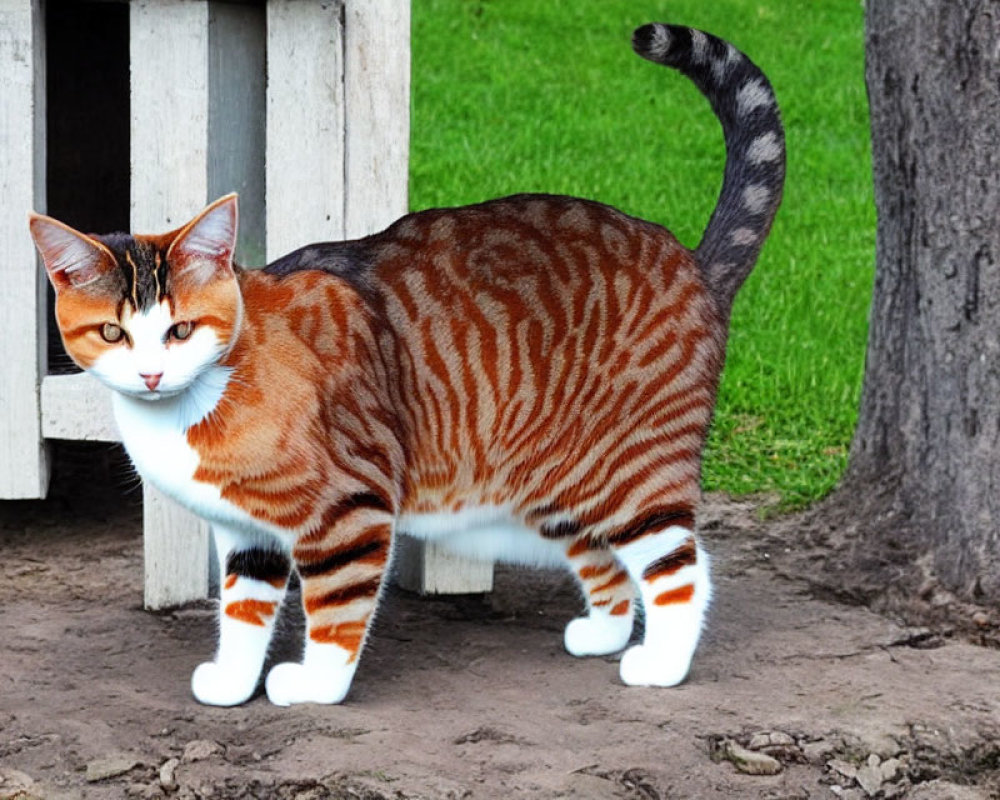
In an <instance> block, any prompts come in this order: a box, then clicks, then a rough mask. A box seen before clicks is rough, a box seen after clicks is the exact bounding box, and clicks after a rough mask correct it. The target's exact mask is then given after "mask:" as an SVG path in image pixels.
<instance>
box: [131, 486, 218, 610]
mask: <svg viewBox="0 0 1000 800" xmlns="http://www.w3.org/2000/svg"><path fill="white" fill-rule="evenodd" d="M142 514H143V538H142V553H143V569H144V572H145V582H144V586H145V591H144V592H143V601H144V604H145V606H146V608H150V609H159V608H170V607H172V606H178V605H181V604H182V603H187V602H189V601H191V600H198V599H201V598H203V597H208V564H209V551H208V548H209V542H208V525H206V524H205V523H204V522H203V521H202V520H200V519H198V517H196V516H194V515H193V514H192V513H191V512H189V511H187V510H186V509H183V508H181V507H180V506H179V505H177V504H176V503H175V502H173V501H172V500H168V499H167V498H166V497H164V496H163V495H162V494H161V493H160V492H159V491H157V490H156V489H155V488H153V487H152V486H151V485H150V484H148V483H144V484H143V487H142Z"/></svg>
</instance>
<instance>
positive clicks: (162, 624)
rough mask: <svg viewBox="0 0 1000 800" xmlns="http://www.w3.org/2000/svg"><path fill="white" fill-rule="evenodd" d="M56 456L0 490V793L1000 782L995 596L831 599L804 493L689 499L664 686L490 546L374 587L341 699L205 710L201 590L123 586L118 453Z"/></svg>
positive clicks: (814, 789) (565, 594)
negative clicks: (369, 628)
mask: <svg viewBox="0 0 1000 800" xmlns="http://www.w3.org/2000/svg"><path fill="white" fill-rule="evenodd" d="M56 456H57V462H56V467H57V469H56V475H55V478H54V485H53V488H52V491H51V494H50V498H49V499H48V500H46V501H44V502H6V503H0V548H2V550H0V552H2V558H0V576H2V581H0V799H2V798H15V797H16V798H21V799H22V800H26V799H27V798H57V799H58V798H123V797H137V798H162V797H176V798H183V799H184V800H187V799H189V798H295V799H296V800H319V798H327V797H330V798H341V797H343V798H365V799H366V800H380V799H381V798H494V797H504V798H507V797H516V798H557V797H567V798H640V799H642V800H652V799H653V798H663V799H664V800H666V798H835V797H841V798H857V799H858V800H860V799H861V798H867V797H909V798H916V799H917V800H934V799H937V800H944V799H945V798H957V800H964V799H965V798H1000V651H998V650H996V649H993V648H990V647H984V646H981V645H977V644H976V643H974V641H973V640H974V639H975V638H976V637H975V636H973V635H970V634H969V632H968V631H970V630H972V631H974V630H975V629H976V628H977V627H978V628H982V629H984V630H987V631H992V630H994V627H993V626H994V622H995V620H994V615H995V612H990V611H988V610H987V611H982V610H980V611H977V612H976V613H977V614H979V615H980V616H977V617H976V621H975V623H974V624H972V625H971V626H970V625H963V624H954V623H952V622H948V615H946V614H945V615H943V616H942V615H939V617H938V618H935V621H934V622H933V624H932V625H931V626H930V627H914V626H913V625H912V617H910V619H911V624H906V623H904V622H902V621H901V620H900V619H898V618H894V617H893V616H891V615H885V614H882V615H880V614H876V613H874V612H873V611H871V610H869V609H868V608H866V607H864V606H862V605H858V604H856V603H855V604H853V605H852V604H845V603H842V602H838V601H836V600H835V599H832V598H833V596H834V595H835V594H836V593H835V592H831V591H830V590H829V585H830V582H829V579H828V578H829V576H828V575H825V574H824V573H825V572H826V571H827V570H828V563H827V562H826V561H824V559H823V558H822V556H821V554H817V551H816V548H815V547H813V549H812V550H810V549H808V548H805V547H803V548H801V549H800V548H799V545H798V543H800V542H807V543H808V542H813V543H815V542H816V541H817V540H818V539H820V538H822V537H821V536H819V534H817V531H816V530H815V528H816V526H819V525H821V522H819V521H817V519H816V517H815V516H813V517H799V518H784V519H778V520H772V521H768V522H763V521H761V519H760V517H759V514H758V513H757V506H756V505H755V504H754V503H752V502H747V501H743V502H735V501H731V500H727V499H725V498H718V497H710V498H707V501H706V507H705V509H704V511H703V513H702V528H703V532H704V536H705V540H706V543H707V545H708V547H709V549H710V551H711V552H712V553H713V555H714V574H715V577H716V581H717V593H716V600H715V602H714V605H713V608H712V612H711V619H710V623H709V626H708V629H707V631H706V633H705V636H704V638H703V640H702V644H701V647H700V649H699V653H698V655H697V657H696V662H695V666H694V669H693V671H692V674H691V677H690V679H689V680H688V681H687V683H685V684H684V685H683V686H681V687H678V688H676V689H661V690H651V689H636V688H628V687H625V686H622V685H621V684H620V683H619V681H618V677H617V664H616V663H615V659H613V658H596V659H586V660H577V659H574V658H572V657H571V656H569V655H567V654H566V653H565V652H564V651H563V648H562V645H561V637H562V629H563V626H564V625H565V623H566V622H567V621H568V620H569V619H571V618H572V617H573V616H574V615H575V614H576V613H577V612H578V611H579V608H580V600H579V599H578V597H577V596H576V593H575V589H574V587H573V584H572V582H571V581H570V579H569V578H568V577H567V576H564V575H561V574H558V573H550V572H530V571H519V570H508V569H499V570H498V574H497V581H496V584H497V585H496V589H495V591H494V592H493V593H491V594H490V595H488V596H455V597H432V598H427V597H424V598H422V597H418V596H414V595H410V594H406V593H404V592H401V591H398V590H392V591H391V592H390V593H389V595H388V599H387V602H386V604H385V607H384V608H383V610H382V611H381V613H380V616H379V618H378V620H377V622H376V625H375V629H374V635H373V637H372V639H371V643H370V645H369V647H368V649H367V650H366V651H365V654H364V657H363V659H362V662H361V666H360V669H359V671H358V675H357V678H356V680H355V684H354V687H353V689H352V691H351V694H350V695H349V697H348V700H347V702H346V703H344V704H343V705H340V706H333V707H318V706H300V707H293V708H288V709H282V708H275V707H273V706H271V705H270V704H269V703H268V702H267V700H266V698H265V697H263V696H258V697H257V698H255V699H254V700H252V701H251V702H250V703H248V704H247V705H245V706H242V707H239V708H235V709H217V708H207V707H204V706H200V705H198V704H197V703H196V702H195V701H194V699H193V698H192V696H191V694H190V691H189V687H188V680H189V677H190V674H191V671H192V669H193V668H194V667H195V666H196V665H197V664H198V663H200V662H201V661H203V660H205V659H207V658H210V657H211V655H212V651H213V647H214V636H215V631H214V627H215V623H214V614H213V610H212V607H211V603H208V602H205V603H201V604H196V605H194V606H191V607H186V608H182V609H178V610H175V611H172V612H169V613H160V614H152V613H148V612H145V611H143V610H142V608H141V602H142V561H141V558H142V543H141V534H140V517H141V509H140V507H139V493H138V492H137V491H134V486H133V491H131V492H125V491H123V490H122V486H123V485H124V484H126V483H128V481H127V479H126V478H125V472H124V467H123V465H122V462H121V459H120V456H119V455H117V454H116V453H115V452H114V451H107V450H103V449H96V448H94V447H84V446H81V445H69V444H66V445H61V446H60V448H59V450H58V452H57V453H56ZM809 526H813V528H814V529H810V527H809ZM814 534H815V535H814ZM824 587H826V588H824ZM944 604H945V602H944V601H942V603H940V604H939V606H940V605H944ZM955 613H965V612H964V611H963V610H962V609H959V611H958V612H955ZM294 616H295V615H294V614H290V615H289V618H288V619H285V620H284V624H283V625H282V628H283V634H282V641H281V643H280V644H279V646H278V649H279V650H283V651H284V654H285V656H287V654H288V653H289V652H294V651H295V649H296V648H297V647H298V644H297V639H296V635H297V620H295V619H294V618H293V617H294ZM952 616H954V614H953V615H952ZM989 638H990V637H989V636H985V637H983V640H984V641H987V640H989ZM756 773H760V774H756Z"/></svg>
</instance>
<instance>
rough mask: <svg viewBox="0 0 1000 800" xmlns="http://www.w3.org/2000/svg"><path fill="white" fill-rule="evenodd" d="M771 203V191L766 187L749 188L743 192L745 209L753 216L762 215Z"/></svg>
mask: <svg viewBox="0 0 1000 800" xmlns="http://www.w3.org/2000/svg"><path fill="white" fill-rule="evenodd" d="M770 201H771V190H770V189H768V188H767V187H766V186H759V185H754V186H747V187H746V189H744V190H743V207H744V208H745V209H746V210H747V211H749V212H750V213H751V214H761V213H763V212H764V211H765V210H767V206H768V203H770Z"/></svg>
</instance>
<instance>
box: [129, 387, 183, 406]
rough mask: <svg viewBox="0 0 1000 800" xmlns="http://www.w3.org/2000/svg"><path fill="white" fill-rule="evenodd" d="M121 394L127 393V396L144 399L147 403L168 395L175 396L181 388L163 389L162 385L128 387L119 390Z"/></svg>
mask: <svg viewBox="0 0 1000 800" xmlns="http://www.w3.org/2000/svg"><path fill="white" fill-rule="evenodd" d="M119 391H121V392H122V394H127V395H128V396H129V397H134V398H135V399H137V400H145V401H146V402H148V403H155V402H156V401H158V400H166V399H168V398H170V397H176V396H177V395H179V394H180V393H181V392H182V391H183V389H163V388H162V387H157V388H156V389H145V388H143V389H129V390H119Z"/></svg>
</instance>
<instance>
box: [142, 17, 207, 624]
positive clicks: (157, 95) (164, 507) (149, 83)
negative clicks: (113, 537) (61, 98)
mask: <svg viewBox="0 0 1000 800" xmlns="http://www.w3.org/2000/svg"><path fill="white" fill-rule="evenodd" d="M209 12H210V8H209V4H208V3H192V2H187V1H186V0H133V2H132V3H131V7H130V13H129V20H130V22H129V25H130V42H129V46H130V52H131V62H132V68H131V69H132V83H131V103H132V127H131V161H132V186H131V225H132V230H133V231H136V232H138V233H161V232H163V231H167V230H170V229H172V228H176V227H179V226H180V225H182V224H184V222H186V221H187V220H188V219H190V218H191V217H193V216H194V215H195V214H196V213H197V212H198V211H200V210H201V208H202V207H204V206H205V204H206V203H207V202H208V157H209V151H208V148H209V139H208V124H209ZM143 499H144V502H143V542H144V547H143V552H144V558H145V604H146V607H147V608H152V609H156V608H165V607H167V606H172V605H178V604H180V603H184V602H187V601H189V600H197V599H200V598H203V597H206V596H207V594H208V526H207V525H206V524H205V523H204V522H202V521H201V520H199V519H197V518H196V517H194V516H193V515H191V514H190V513H188V512H187V511H184V510H183V509H181V508H180V507H179V506H177V505H176V504H174V503H173V502H172V501H170V500H167V499H166V498H165V497H163V495H161V494H160V493H159V492H157V491H156V490H155V489H153V488H152V487H151V486H149V485H146V486H144V487H143Z"/></svg>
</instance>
